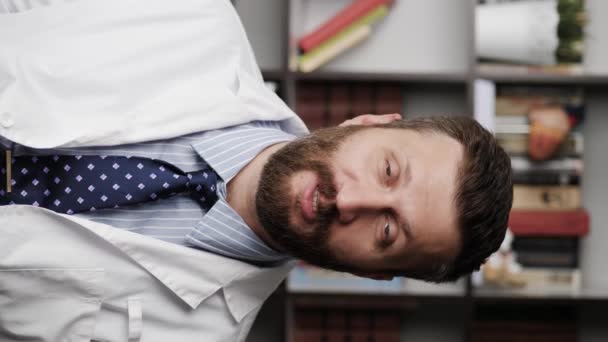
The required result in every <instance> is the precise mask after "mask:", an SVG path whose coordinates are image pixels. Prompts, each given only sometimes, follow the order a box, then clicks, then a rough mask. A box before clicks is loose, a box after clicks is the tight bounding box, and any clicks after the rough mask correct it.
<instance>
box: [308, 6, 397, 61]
mask: <svg viewBox="0 0 608 342" xmlns="http://www.w3.org/2000/svg"><path fill="white" fill-rule="evenodd" d="M392 3H393V0H355V1H354V2H353V3H351V4H350V5H349V6H347V7H346V8H344V9H343V10H342V11H340V12H338V13H337V14H336V15H335V16H333V17H332V18H330V19H329V20H328V21H326V22H325V23H324V24H322V25H321V26H320V27H318V28H317V29H316V30H314V31H313V32H311V33H309V34H307V35H305V36H304V37H302V38H300V39H299V40H298V47H299V49H300V51H301V53H302V55H300V56H299V57H298V66H299V70H300V71H302V72H311V71H314V70H315V69H317V68H319V67H320V66H322V65H323V64H325V63H327V62H329V61H330V60H332V59H333V58H335V57H336V56H338V55H339V54H341V53H342V52H344V51H346V50H348V49H350V48H352V47H354V46H355V45H357V44H359V43H361V42H362V41H364V40H365V39H366V38H367V37H369V36H370V35H371V32H372V25H373V24H374V23H376V22H378V21H379V20H380V19H382V18H384V17H385V16H386V15H387V14H388V10H389V6H391V5H392Z"/></svg>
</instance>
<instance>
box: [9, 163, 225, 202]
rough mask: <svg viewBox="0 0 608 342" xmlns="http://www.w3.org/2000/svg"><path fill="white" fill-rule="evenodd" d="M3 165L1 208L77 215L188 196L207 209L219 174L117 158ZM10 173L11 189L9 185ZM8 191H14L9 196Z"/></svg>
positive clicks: (211, 171) (210, 171) (208, 169)
mask: <svg viewBox="0 0 608 342" xmlns="http://www.w3.org/2000/svg"><path fill="white" fill-rule="evenodd" d="M10 162H11V165H10V171H9V168H7V165H6V161H5V158H2V161H0V163H1V164H0V165H2V167H1V168H0V172H1V173H2V177H1V178H2V182H0V205H9V204H28V205H34V206H40V207H44V208H47V209H50V210H53V211H56V212H59V213H64V214H74V213H79V212H84V211H94V210H99V209H104V208H118V207H123V206H128V205H133V204H137V203H143V202H148V201H154V200H157V199H161V198H168V197H171V196H173V195H176V194H178V193H182V192H189V194H190V195H191V196H192V197H193V198H194V199H195V200H197V201H198V202H199V203H200V204H201V206H202V207H203V208H204V209H205V210H208V209H209V208H210V207H211V206H213V204H214V203H215V202H216V201H217V194H216V192H215V190H216V183H217V179H218V176H217V174H216V173H215V171H213V170H212V169H211V168H210V167H209V166H206V167H204V168H203V169H201V170H198V171H196V172H183V171H182V170H180V169H178V168H177V167H175V166H174V165H171V164H169V163H166V162H163V161H161V160H156V159H148V158H140V157H116V156H57V155H54V156H13V157H12V158H10ZM9 172H10V173H11V177H10V178H11V179H10V180H9V181H10V187H9V185H8V184H6V181H5V179H6V178H7V174H8V173H9ZM7 187H9V188H10V192H9V191H8V190H9V189H7Z"/></svg>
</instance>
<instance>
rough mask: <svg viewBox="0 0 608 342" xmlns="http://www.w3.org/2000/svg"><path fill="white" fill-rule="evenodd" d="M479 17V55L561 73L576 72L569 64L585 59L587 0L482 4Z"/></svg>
mask: <svg viewBox="0 0 608 342" xmlns="http://www.w3.org/2000/svg"><path fill="white" fill-rule="evenodd" d="M476 18H477V25H476V47H477V55H478V57H480V58H482V59H484V60H493V61H499V62H502V63H504V62H509V63H521V64H528V65H533V66H536V67H532V70H533V69H534V68H536V69H539V68H540V69H542V68H543V67H542V66H546V67H547V69H546V70H544V71H548V72H557V73H570V71H574V72H576V71H577V69H578V68H577V67H575V68H573V69H572V70H570V69H569V67H568V65H572V64H574V65H576V66H579V65H580V63H581V62H582V58H583V50H584V27H585V22H586V19H585V18H586V17H585V12H584V6H583V0H537V1H533V0H530V1H516V2H500V3H491V4H482V5H478V6H477V9H476ZM501 65H503V64H501ZM564 65H565V66H564ZM503 67H504V65H503ZM485 68H486V69H488V68H489V69H491V67H488V66H486V67H485ZM541 71H542V70H541Z"/></svg>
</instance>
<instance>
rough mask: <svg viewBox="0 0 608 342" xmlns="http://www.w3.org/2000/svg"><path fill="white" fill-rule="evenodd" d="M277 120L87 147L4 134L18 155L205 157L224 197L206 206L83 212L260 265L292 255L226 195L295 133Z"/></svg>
mask: <svg viewBox="0 0 608 342" xmlns="http://www.w3.org/2000/svg"><path fill="white" fill-rule="evenodd" d="M294 138H295V136H293V135H291V134H288V133H286V132H285V131H283V130H281V128H280V125H279V124H278V123H276V122H260V121H256V122H252V123H248V124H244V125H239V126H234V127H228V128H224V129H219V130H212V131H206V132H201V133H195V134H190V135H187V136H182V137H177V138H173V139H168V140H162V141H152V142H143V143H137V144H129V145H121V146H112V147H88V148H59V149H31V148H28V147H25V146H20V145H16V144H15V145H14V146H11V144H10V142H8V141H6V140H4V141H2V139H1V138H0V143H2V144H3V145H5V148H9V147H11V148H12V150H13V154H14V155H49V154H60V155H115V156H137V157H145V158H153V159H160V160H163V161H166V162H168V163H171V164H173V165H175V166H177V167H178V168H180V169H181V170H183V171H185V172H191V171H195V170H198V169H200V168H202V167H203V165H204V163H205V162H206V163H207V164H208V165H209V166H211V167H212V168H213V169H214V170H215V171H216V172H217V173H218V175H219V176H220V180H219V181H218V184H217V192H218V196H219V200H218V201H217V202H216V204H215V205H214V206H213V207H211V209H209V211H208V212H206V213H205V212H204V211H203V210H202V209H201V207H200V205H199V204H198V203H197V202H196V201H194V200H193V199H192V198H191V197H190V196H189V195H188V194H186V193H184V194H178V195H176V196H173V197H171V198H167V199H161V200H157V201H154V202H147V203H142V204H138V205H134V206H130V207H123V208H116V209H104V210H97V211H94V212H87V213H79V214H76V215H77V216H81V217H85V218H87V219H90V220H92V221H96V222H101V223H105V224H108V225H111V226H114V227H118V228H122V229H125V230H129V231H132V232H136V233H140V234H143V235H146V236H150V237H154V238H157V239H161V240H164V241H167V242H171V243H175V244H180V245H183V246H188V247H192V248H199V249H203V250H206V251H209V252H212V253H216V254H220V255H223V256H226V257H230V258H235V259H239V260H243V261H246V262H250V263H255V264H258V265H273V264H276V263H280V262H282V261H285V260H287V259H289V256H287V255H284V254H282V253H279V252H277V251H275V250H273V249H272V248H270V247H268V246H267V245H266V244H265V243H264V242H263V241H262V240H261V239H260V238H259V237H258V236H257V235H256V234H255V233H254V232H253V231H252V230H251V228H249V226H247V224H246V223H245V222H244V221H243V219H242V218H241V217H240V215H239V214H238V213H237V212H236V211H234V210H233V209H232V208H231V207H230V206H229V205H228V203H227V201H226V184H227V183H228V182H229V181H230V180H231V179H232V178H233V177H234V176H235V175H236V174H237V173H238V172H239V171H240V170H241V169H242V168H243V167H244V166H245V165H247V163H249V162H250V161H251V160H252V159H253V158H254V157H255V156H256V155H257V154H258V153H259V152H260V151H262V150H263V149H264V148H266V147H268V146H270V145H273V144H276V143H280V142H285V141H289V140H292V139H294Z"/></svg>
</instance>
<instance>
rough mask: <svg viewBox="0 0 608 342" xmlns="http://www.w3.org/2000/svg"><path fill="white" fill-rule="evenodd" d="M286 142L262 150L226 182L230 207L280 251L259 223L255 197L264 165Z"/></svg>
mask: <svg viewBox="0 0 608 342" xmlns="http://www.w3.org/2000/svg"><path fill="white" fill-rule="evenodd" d="M286 144H287V143H286V142H284V143H278V144H274V145H271V146H269V147H267V148H265V149H264V150H262V152H260V153H258V155H257V156H255V158H253V159H252V160H251V162H249V164H247V165H245V167H243V169H241V171H239V173H237V174H236V176H234V178H233V179H232V180H231V181H230V182H229V183H228V184H227V192H228V196H227V201H228V204H229V205H230V207H232V209H234V210H235V211H236V212H237V213H238V214H239V215H240V216H241V217H242V218H243V220H244V221H245V223H246V224H247V225H248V226H249V227H250V228H251V230H253V232H254V233H255V234H256V235H257V236H258V237H259V238H260V239H262V241H264V242H265V243H266V244H267V245H268V246H270V247H272V248H274V249H275V250H277V251H281V248H280V246H278V245H277V243H276V242H275V241H273V240H272V239H271V238H270V236H269V235H268V233H267V232H266V230H265V229H264V227H262V225H261V224H260V220H259V219H258V215H257V211H256V207H255V198H256V192H257V189H258V183H259V181H260V177H261V175H262V169H263V168H264V165H266V162H267V161H268V159H269V158H270V156H271V155H272V154H273V153H274V152H276V151H278V150H279V149H280V148H281V147H283V146H285V145H286Z"/></svg>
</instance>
